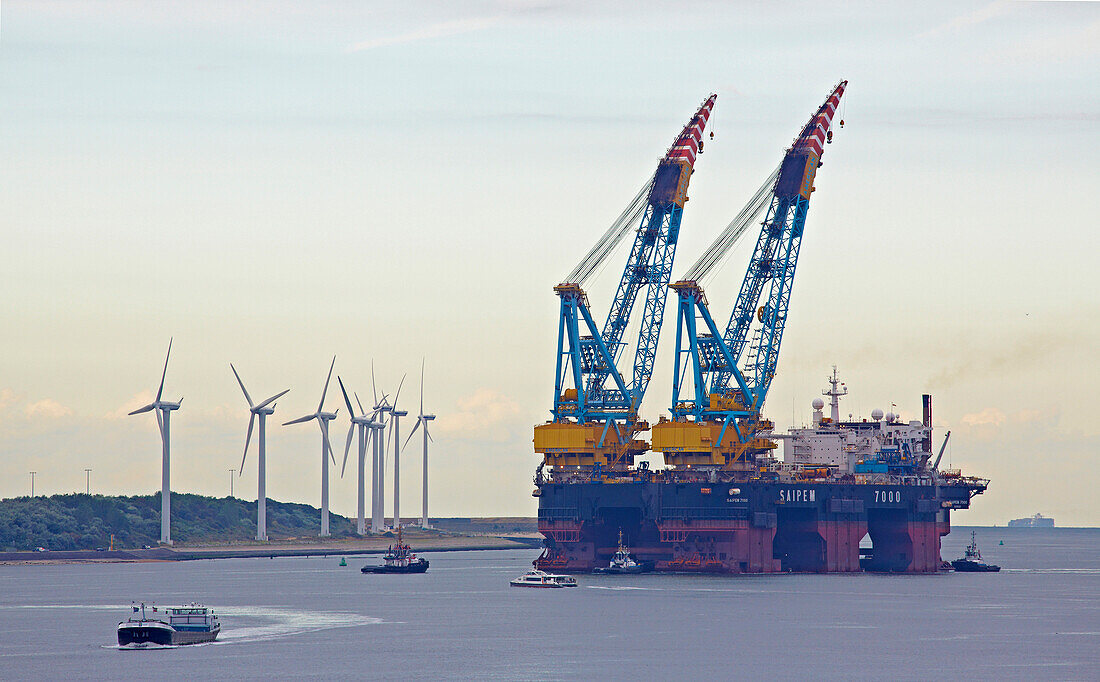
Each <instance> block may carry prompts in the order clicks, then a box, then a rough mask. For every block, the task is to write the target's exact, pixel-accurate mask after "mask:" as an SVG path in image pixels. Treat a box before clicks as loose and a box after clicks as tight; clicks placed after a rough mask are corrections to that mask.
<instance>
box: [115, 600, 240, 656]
mask: <svg viewBox="0 0 1100 682" xmlns="http://www.w3.org/2000/svg"><path fill="white" fill-rule="evenodd" d="M149 608H150V610H151V611H152V613H153V614H163V615H149V614H148V613H147V612H146V606H145V603H144V602H142V604H141V606H136V605H135V606H131V616H130V618H129V619H127V620H124V621H122V622H120V623H119V624H118V643H119V645H120V646H128V645H147V644H159V645H161V646H179V645H183V644H202V643H204V642H213V641H214V640H215V639H217V638H218V633H219V632H221V629H222V625H221V623H220V622H219V621H218V617H217V616H216V615H214V610H213V609H211V608H208V607H206V606H203V605H202V604H196V603H194V602H191V603H190V604H189V605H187V606H170V607H168V608H164V609H159V610H158V609H157V607H156V606H152V607H149ZM137 613H141V617H137V616H135V615H133V614H137Z"/></svg>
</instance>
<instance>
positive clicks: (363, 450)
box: [336, 377, 383, 535]
mask: <svg viewBox="0 0 1100 682" xmlns="http://www.w3.org/2000/svg"><path fill="white" fill-rule="evenodd" d="M336 381H337V382H338V383H339V384H340V392H341V393H343V394H344V403H345V404H346V405H347V406H348V414H350V415H351V428H349V429H348V440H347V443H345V444H344V463H343V465H341V467H340V478H343V477H344V471H345V470H346V469H347V466H348V452H349V451H350V450H351V439H352V437H353V436H354V435H355V432H356V431H358V432H359V449H358V453H359V489H358V495H359V497H358V512H359V518H358V521H357V524H356V528H355V532H356V533H358V534H359V535H365V534H366V532H367V521H366V518H367V517H366V514H367V512H366V497H367V492H366V487H367V485H366V480H367V479H366V476H367V474H366V464H367V441H368V440H369V439H370V435H368V434H367V429H368V428H369V429H371V430H372V434H371V435H373V433H375V428H376V427H375V425H376V424H377V425H379V426H382V425H383V422H376V421H374V417H376V416H378V411H377V410H375V412H374V414H373V415H371V416H370V417H367V414H366V412H365V411H364V410H363V406H362V405H359V415H358V416H356V413H355V408H354V407H352V404H351V399H350V398H348V392H347V389H345V388H344V380H343V379H341V378H340V377H336ZM355 402H359V396H356V397H355ZM377 450H378V448H377V447H375V452H376V454H375V457H374V461H373V463H372V464H373V468H374V476H375V478H377V476H378V457H377ZM372 485H373V486H374V487H373V488H372V489H371V517H372V526H373V516H374V510H375V509H376V506H375V503H376V501H377V497H378V496H377V492H378V483H377V482H375V481H372ZM371 530H372V531H373V530H374V528H373V527H372V528H371Z"/></svg>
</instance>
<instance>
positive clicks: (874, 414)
mask: <svg viewBox="0 0 1100 682" xmlns="http://www.w3.org/2000/svg"><path fill="white" fill-rule="evenodd" d="M871 419H874V420H875V421H878V420H880V419H882V410H880V409H878V408H877V407H876V408H875V409H873V410H871Z"/></svg>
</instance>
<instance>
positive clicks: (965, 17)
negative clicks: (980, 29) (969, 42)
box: [917, 0, 1012, 38]
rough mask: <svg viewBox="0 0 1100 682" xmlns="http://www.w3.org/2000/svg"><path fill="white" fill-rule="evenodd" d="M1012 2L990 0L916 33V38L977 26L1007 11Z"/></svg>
mask: <svg viewBox="0 0 1100 682" xmlns="http://www.w3.org/2000/svg"><path fill="white" fill-rule="evenodd" d="M1011 6H1012V3H1010V2H1008V1H1007V0H997V2H991V3H989V4H988V5H984V6H982V7H979V8H978V9H976V10H974V11H972V12H967V13H966V14H961V15H959V16H957V17H955V18H954V19H952V20H950V21H948V22H946V23H943V24H940V25H939V26H935V27H933V28H930V29H928V30H927V31H925V32H923V33H920V34H918V35H917V37H918V38H932V37H935V36H939V35H943V34H945V33H954V32H956V31H960V30H962V29H964V28H969V27H971V26H977V25H978V24H984V23H985V22H987V21H989V20H990V19H995V18H996V17H999V16H1001V15H1003V14H1006V13H1008V11H1009V8H1010V7H1011Z"/></svg>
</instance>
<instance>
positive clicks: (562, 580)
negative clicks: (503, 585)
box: [511, 568, 577, 589]
mask: <svg viewBox="0 0 1100 682" xmlns="http://www.w3.org/2000/svg"><path fill="white" fill-rule="evenodd" d="M511 585H512V587H541V588H551V589H554V588H560V587H576V586H577V579H576V578H574V577H573V576H571V575H556V574H554V573H547V572H545V571H540V570H538V569H537V568H536V569H532V570H530V571H527V572H526V573H524V574H523V575H521V576H520V577H518V578H516V579H515V580H513V581H511Z"/></svg>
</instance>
